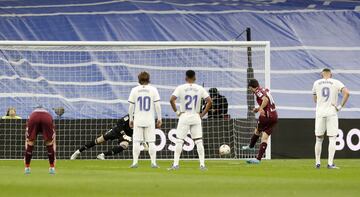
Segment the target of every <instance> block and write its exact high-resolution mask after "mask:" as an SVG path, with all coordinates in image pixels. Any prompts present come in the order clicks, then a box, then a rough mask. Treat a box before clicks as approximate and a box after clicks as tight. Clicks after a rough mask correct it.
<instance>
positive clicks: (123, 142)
mask: <svg viewBox="0 0 360 197" xmlns="http://www.w3.org/2000/svg"><path fill="white" fill-rule="evenodd" d="M132 135H133V129H132V128H130V126H129V115H126V116H124V117H122V118H120V120H119V121H118V122H117V124H116V126H114V127H113V128H112V129H110V130H109V131H107V132H106V133H105V134H103V135H101V136H100V137H98V138H96V139H95V140H92V141H89V142H88V143H86V144H85V145H83V146H82V147H81V148H79V149H77V150H76V151H75V152H74V153H73V154H72V155H71V157H70V159H71V160H75V159H76V158H77V157H78V156H79V155H80V154H81V153H82V152H84V151H85V150H87V149H89V148H92V147H94V146H95V145H98V144H101V143H103V142H106V141H109V140H116V139H118V140H119V145H118V146H115V147H113V148H112V149H111V150H108V151H107V152H104V153H101V154H99V155H98V156H97V157H96V158H97V159H100V160H105V157H107V156H111V155H116V154H118V153H121V152H122V151H124V150H126V149H128V147H129V143H130V142H131V137H130V136H132Z"/></svg>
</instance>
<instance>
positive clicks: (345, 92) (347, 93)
mask: <svg viewBox="0 0 360 197" xmlns="http://www.w3.org/2000/svg"><path fill="white" fill-rule="evenodd" d="M341 94H342V95H343V98H342V100H341V103H340V105H338V106H335V108H336V110H337V111H340V110H341V108H343V107H344V106H345V104H346V102H347V101H348V99H349V97H350V91H349V90H348V89H347V88H346V87H343V88H342V89H341Z"/></svg>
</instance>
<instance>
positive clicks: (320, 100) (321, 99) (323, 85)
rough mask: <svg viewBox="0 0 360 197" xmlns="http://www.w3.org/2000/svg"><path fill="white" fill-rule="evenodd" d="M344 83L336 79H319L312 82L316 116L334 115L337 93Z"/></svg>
mask: <svg viewBox="0 0 360 197" xmlns="http://www.w3.org/2000/svg"><path fill="white" fill-rule="evenodd" d="M344 87H345V86H344V84H343V83H341V82H340V81H339V80H336V79H331V78H330V79H319V80H317V81H315V82H314V85H313V90H312V91H313V94H314V95H316V99H317V100H316V117H327V116H332V115H336V108H335V107H334V105H335V106H337V105H338V95H339V93H341V90H342V89H343V88H344Z"/></svg>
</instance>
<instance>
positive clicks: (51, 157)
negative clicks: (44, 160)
mask: <svg viewBox="0 0 360 197" xmlns="http://www.w3.org/2000/svg"><path fill="white" fill-rule="evenodd" d="M46 148H47V152H48V157H49V163H50V167H54V161H55V151H54V146H53V145H50V146H46Z"/></svg>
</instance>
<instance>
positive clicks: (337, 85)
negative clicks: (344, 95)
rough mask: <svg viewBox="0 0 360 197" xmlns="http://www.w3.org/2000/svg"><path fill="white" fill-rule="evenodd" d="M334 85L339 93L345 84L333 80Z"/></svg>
mask: <svg viewBox="0 0 360 197" xmlns="http://www.w3.org/2000/svg"><path fill="white" fill-rule="evenodd" d="M335 86H336V88H337V89H338V93H341V91H342V89H343V88H345V85H344V84H343V83H342V82H341V81H339V80H335Z"/></svg>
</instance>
